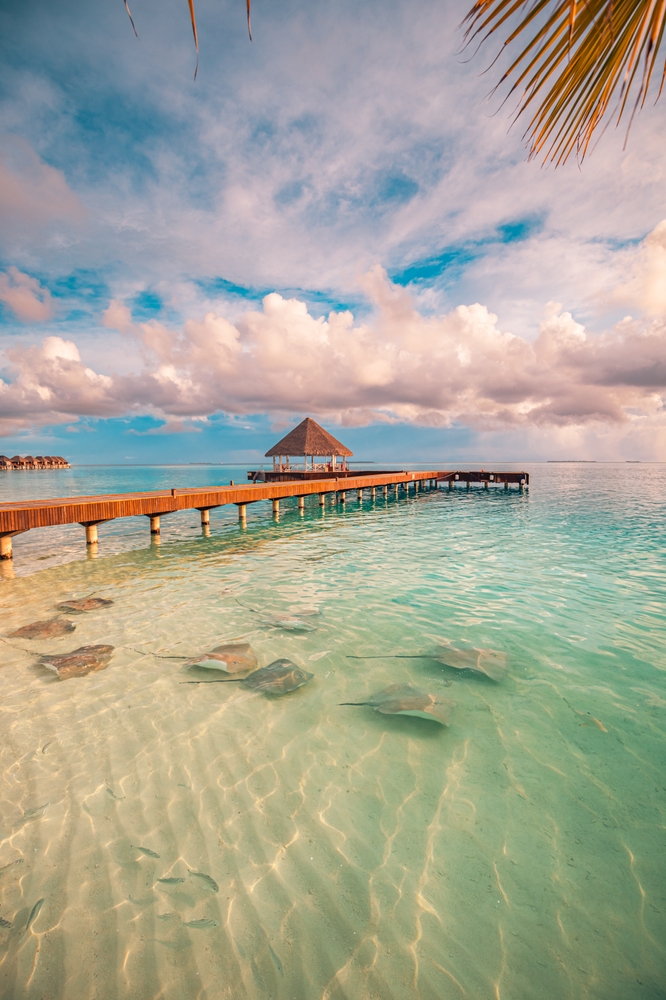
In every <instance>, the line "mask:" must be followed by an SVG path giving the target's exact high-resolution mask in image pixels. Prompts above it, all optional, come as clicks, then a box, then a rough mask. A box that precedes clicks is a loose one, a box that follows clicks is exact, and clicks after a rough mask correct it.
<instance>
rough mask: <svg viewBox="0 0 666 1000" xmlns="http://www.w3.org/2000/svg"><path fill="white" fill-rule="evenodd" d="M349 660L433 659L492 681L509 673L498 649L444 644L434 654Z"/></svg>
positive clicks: (354, 658)
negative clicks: (471, 671)
mask: <svg viewBox="0 0 666 1000" xmlns="http://www.w3.org/2000/svg"><path fill="white" fill-rule="evenodd" d="M347 659H348V660H422V659H433V660H438V661H439V662H440V663H443V664H444V666H446V667H453V668H454V669H455V670H473V671H475V673H479V674H485V675H486V677H489V678H490V679H491V680H492V681H497V682H498V683H499V682H500V681H503V680H504V678H505V677H506V675H507V673H508V672H509V665H508V663H507V659H506V653H500V652H499V651H498V650H496V649H475V648H473V647H472V646H470V647H468V648H466V649H458V648H457V647H456V646H450V645H448V644H442V645H440V646H438V647H437V649H436V651H435V652H434V653H382V654H379V655H377V654H371V655H369V656H356V655H349V654H348V655H347Z"/></svg>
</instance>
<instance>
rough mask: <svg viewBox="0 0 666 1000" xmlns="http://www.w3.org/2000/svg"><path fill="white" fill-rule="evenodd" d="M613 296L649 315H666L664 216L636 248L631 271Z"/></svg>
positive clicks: (665, 232)
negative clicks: (628, 277)
mask: <svg viewBox="0 0 666 1000" xmlns="http://www.w3.org/2000/svg"><path fill="white" fill-rule="evenodd" d="M613 297H614V299H615V300H616V301H617V302H625V303H626V302H630V303H632V304H633V305H637V306H638V307H639V308H640V309H641V311H642V312H644V313H647V314H648V315H649V316H664V315H666V219H664V220H662V222H660V223H659V225H657V226H655V228H654V229H653V230H652V232H651V233H648V235H647V236H646V238H645V240H643V242H642V243H641V244H640V246H639V247H638V248H637V250H636V253H635V260H634V264H633V273H632V275H631V277H630V279H629V281H627V282H625V283H622V284H620V285H619V286H618V288H616V290H615V292H614V296H613Z"/></svg>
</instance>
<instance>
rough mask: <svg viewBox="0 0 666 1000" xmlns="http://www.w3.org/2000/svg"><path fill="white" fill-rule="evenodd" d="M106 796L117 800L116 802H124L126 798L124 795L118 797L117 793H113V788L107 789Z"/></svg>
mask: <svg viewBox="0 0 666 1000" xmlns="http://www.w3.org/2000/svg"><path fill="white" fill-rule="evenodd" d="M106 794H107V795H108V796H109V797H110V798H112V799H115V800H116V802H122V801H123V799H124V798H125V796H124V795H121V796H120V797H118V796H117V795H116V793H115V792H114V791H113V790H112V789H111V788H107V790H106Z"/></svg>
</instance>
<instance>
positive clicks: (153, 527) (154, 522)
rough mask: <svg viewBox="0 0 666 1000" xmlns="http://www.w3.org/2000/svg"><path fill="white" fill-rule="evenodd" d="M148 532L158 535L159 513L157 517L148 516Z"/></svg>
mask: <svg viewBox="0 0 666 1000" xmlns="http://www.w3.org/2000/svg"><path fill="white" fill-rule="evenodd" d="M150 533H151V535H159V534H160V518H159V515H157V517H151V518H150Z"/></svg>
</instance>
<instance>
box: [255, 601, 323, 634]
mask: <svg viewBox="0 0 666 1000" xmlns="http://www.w3.org/2000/svg"><path fill="white" fill-rule="evenodd" d="M236 603H237V604H240V606H241V608H245V609H246V611H251V612H252V614H254V615H258V616H259V618H260V620H261V622H262V624H263V625H271V626H272V627H273V628H286V629H289V630H290V631H291V632H315V631H316V629H315V626H314V625H310V624H309V623H308V622H304V621H301V619H300V618H297V617H296V616H295V615H293V614H290V613H289V612H285V611H276V612H275V613H268V614H267V613H266V612H265V611H260V610H259V609H258V608H251V607H250V606H249V605H247V604H242V603H241V601H239V600H238V598H236Z"/></svg>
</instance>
